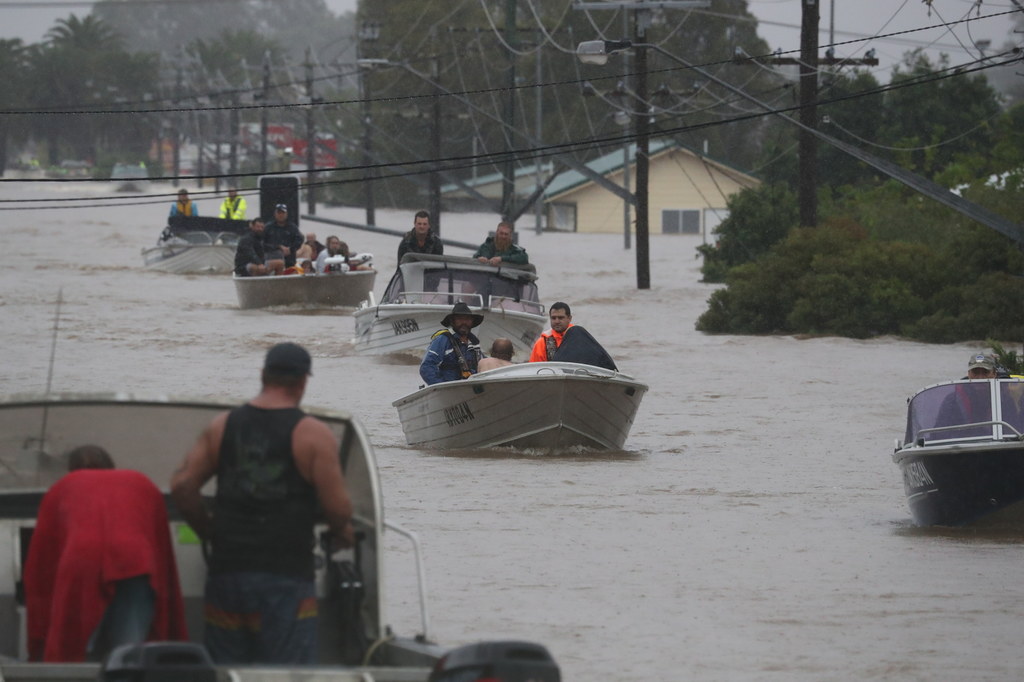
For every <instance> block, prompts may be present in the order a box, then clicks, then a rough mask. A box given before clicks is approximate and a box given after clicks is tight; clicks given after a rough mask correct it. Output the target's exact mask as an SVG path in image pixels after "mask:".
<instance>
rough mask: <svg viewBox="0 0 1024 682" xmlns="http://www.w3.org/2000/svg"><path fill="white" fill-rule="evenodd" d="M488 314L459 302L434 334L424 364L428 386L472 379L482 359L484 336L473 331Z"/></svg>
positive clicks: (421, 367)
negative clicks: (440, 328)
mask: <svg viewBox="0 0 1024 682" xmlns="http://www.w3.org/2000/svg"><path fill="white" fill-rule="evenodd" d="M483 321H484V316H483V315H481V314H479V313H474V312H473V311H472V310H470V309H469V306H468V305H466V304H465V303H463V302H461V301H460V302H458V303H456V304H455V307H453V308H452V311H451V312H450V313H448V314H447V315H446V316H445V318H444V319H443V320H441V326H443V327H445V329H442V330H441V331H439V332H437V333H436V334H434V336H433V338H432V339H431V341H430V346H429V347H428V348H427V352H426V353H424V355H423V362H421V363H420V376H421V377H422V378H423V381H425V382H427V384H428V385H432V384H440V383H442V382H444V381H458V380H459V379H468V378H469V377H470V376H472V375H474V374H476V372H477V365H478V363H479V362H480V356H481V353H480V339H478V338H476V336H474V335H473V333H472V332H471V331H470V330H471V329H473V328H474V327H479V326H480V323H482V322H483Z"/></svg>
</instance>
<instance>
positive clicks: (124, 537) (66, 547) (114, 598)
mask: <svg viewBox="0 0 1024 682" xmlns="http://www.w3.org/2000/svg"><path fill="white" fill-rule="evenodd" d="M68 468H69V470H70V471H69V473H68V474H66V475H65V476H64V477H63V478H61V479H60V480H59V481H57V482H56V483H55V484H54V485H53V486H52V487H51V488H50V489H49V490H48V491H47V492H46V494H45V495H44V496H43V500H42V502H41V503H40V506H39V513H38V516H37V517H36V528H35V532H34V533H33V534H32V540H31V544H30V545H29V552H28V558H27V559H26V562H25V574H24V585H25V604H26V608H27V611H28V653H29V660H31V661H47V662H78V661H85V660H101V659H102V658H103V657H104V656H105V655H106V654H107V653H108V652H109V650H110V649H112V648H113V647H115V646H117V645H120V644H127V643H133V642H141V641H147V640H187V639H188V632H187V630H186V627H185V617H184V606H183V603H182V597H181V588H180V585H179V583H178V570H177V566H176V564H175V561H174V550H173V548H172V546H171V537H170V529H169V527H168V519H167V510H166V507H165V505H164V499H163V495H162V494H161V493H160V490H159V489H158V488H157V487H156V486H155V485H154V484H153V482H152V481H150V480H149V479H148V478H147V477H146V476H145V475H143V474H141V473H139V472H137V471H130V470H126V469H124V470H122V469H114V468H113V461H112V460H111V459H110V456H109V455H108V454H107V453H106V451H105V450H104V449H103V448H100V447H98V446H94V445H86V446H81V447H79V448H75V449H74V450H72V451H71V453H69V461H68Z"/></svg>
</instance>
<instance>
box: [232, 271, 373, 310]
mask: <svg viewBox="0 0 1024 682" xmlns="http://www.w3.org/2000/svg"><path fill="white" fill-rule="evenodd" d="M233 278H234V280H235V293H237V294H238V307H239V308H242V309H247V308H268V307H270V306H286V305H306V306H312V307H331V308H334V307H344V308H355V307H356V306H358V305H359V304H360V302H361V301H363V300H365V299H366V297H367V296H369V295H370V292H372V291H373V283H374V282H375V281H376V279H377V271H376V270H348V271H346V272H329V273H324V274H314V273H307V274H297V275H271V276H265V277H239V276H238V275H233Z"/></svg>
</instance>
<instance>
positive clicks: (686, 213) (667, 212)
mask: <svg viewBox="0 0 1024 682" xmlns="http://www.w3.org/2000/svg"><path fill="white" fill-rule="evenodd" d="M661 231H662V233H663V234H700V211H698V210H693V209H674V208H666V209H662V211H661Z"/></svg>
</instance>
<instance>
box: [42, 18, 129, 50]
mask: <svg viewBox="0 0 1024 682" xmlns="http://www.w3.org/2000/svg"><path fill="white" fill-rule="evenodd" d="M45 42H46V43H47V44H48V45H50V46H52V47H58V48H74V49H79V50H86V51H96V50H118V49H120V48H121V36H120V35H119V34H118V33H117V32H116V31H114V30H113V29H112V28H110V27H109V26H108V25H107V24H106V23H104V21H103V20H102V19H97V18H95V17H93V16H92V15H91V14H90V15H89V16H87V17H85V19H79V18H78V16H77V15H74V14H72V15H70V16H69V17H68V18H67V19H58V20H57V23H56V25H55V26H54V27H53V28H51V29H50V30H49V31H47V32H46V36H45Z"/></svg>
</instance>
